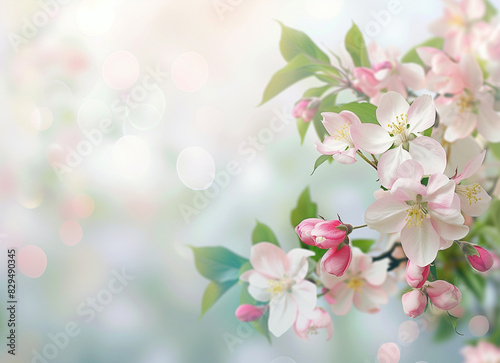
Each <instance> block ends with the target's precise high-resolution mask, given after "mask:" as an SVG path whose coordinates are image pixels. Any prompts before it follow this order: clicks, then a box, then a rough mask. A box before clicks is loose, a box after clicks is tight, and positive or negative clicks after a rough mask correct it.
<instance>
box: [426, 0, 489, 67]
mask: <svg viewBox="0 0 500 363" xmlns="http://www.w3.org/2000/svg"><path fill="white" fill-rule="evenodd" d="M444 3H445V9H444V16H443V17H442V18H441V19H437V20H436V21H435V22H434V23H432V24H431V26H430V30H431V32H432V33H434V34H435V35H437V36H439V37H442V38H444V40H445V41H444V51H445V52H446V53H448V54H450V55H451V56H452V57H453V58H455V59H458V58H460V56H461V55H462V54H464V53H469V52H474V51H476V50H477V49H478V48H479V46H480V45H481V44H482V43H483V42H484V41H485V39H486V38H487V37H488V35H489V33H490V32H491V30H492V29H491V26H490V25H489V24H487V23H485V22H484V21H482V18H483V16H484V15H485V13H486V7H485V4H484V1H483V0H461V1H459V2H457V1H455V0H444Z"/></svg>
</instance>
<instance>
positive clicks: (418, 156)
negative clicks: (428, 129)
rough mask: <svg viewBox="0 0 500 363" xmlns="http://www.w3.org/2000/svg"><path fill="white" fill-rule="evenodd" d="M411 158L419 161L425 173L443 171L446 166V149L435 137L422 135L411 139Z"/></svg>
mask: <svg viewBox="0 0 500 363" xmlns="http://www.w3.org/2000/svg"><path fill="white" fill-rule="evenodd" d="M408 151H409V152H410V155H411V158H412V159H413V160H415V161H417V162H419V163H420V164H421V165H422V167H423V168H424V173H425V174H434V173H442V172H444V169H445V168H446V151H445V150H444V149H443V147H442V146H441V144H440V143H439V142H437V141H436V140H434V139H431V138H430V137H426V136H420V137H417V138H416V139H413V140H412V141H410V147H409V150H408Z"/></svg>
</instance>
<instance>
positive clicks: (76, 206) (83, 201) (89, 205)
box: [71, 194, 95, 218]
mask: <svg viewBox="0 0 500 363" xmlns="http://www.w3.org/2000/svg"><path fill="white" fill-rule="evenodd" d="M71 207H72V209H73V212H74V213H75V214H76V215H77V216H78V217H81V218H87V217H88V216H90V215H91V214H92V212H94V208H95V203H94V200H93V199H92V197H91V196H90V195H88V194H78V195H76V196H75V197H74V198H73V203H72V205H71Z"/></svg>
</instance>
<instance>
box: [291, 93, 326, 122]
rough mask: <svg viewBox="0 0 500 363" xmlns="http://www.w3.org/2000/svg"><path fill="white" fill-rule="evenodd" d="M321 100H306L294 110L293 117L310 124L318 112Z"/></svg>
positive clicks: (299, 103) (300, 102) (301, 101)
mask: <svg viewBox="0 0 500 363" xmlns="http://www.w3.org/2000/svg"><path fill="white" fill-rule="evenodd" d="M320 104H321V100H320V99H319V98H304V99H302V100H300V101H299V102H298V103H297V104H296V105H295V107H294V108H293V111H292V115H293V117H295V118H301V119H302V120H304V121H305V122H310V121H311V120H312V119H313V118H314V116H316V113H317V112H318V109H319V106H320Z"/></svg>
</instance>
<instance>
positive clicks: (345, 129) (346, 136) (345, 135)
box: [335, 124, 351, 140]
mask: <svg viewBox="0 0 500 363" xmlns="http://www.w3.org/2000/svg"><path fill="white" fill-rule="evenodd" d="M350 127H351V125H349V124H343V125H342V126H340V127H339V128H338V129H337V135H338V136H337V137H336V138H335V139H337V140H350V139H351V134H350V132H349V128H350Z"/></svg>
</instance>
